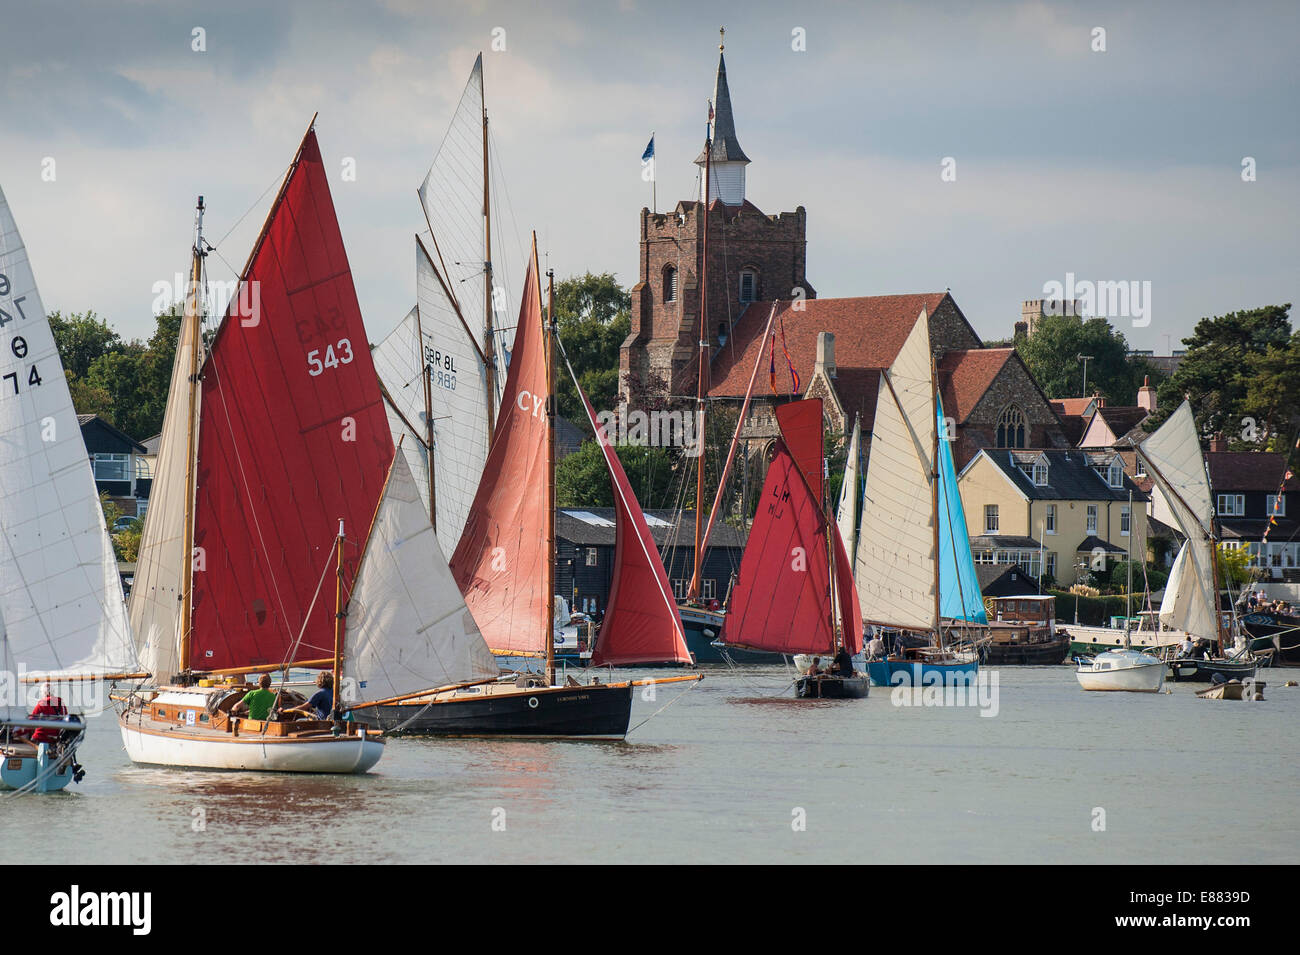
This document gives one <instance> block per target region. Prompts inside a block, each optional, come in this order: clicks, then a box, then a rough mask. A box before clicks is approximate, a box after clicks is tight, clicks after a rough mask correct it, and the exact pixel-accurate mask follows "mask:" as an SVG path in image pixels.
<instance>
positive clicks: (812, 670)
mask: <svg viewBox="0 0 1300 955" xmlns="http://www.w3.org/2000/svg"><path fill="white" fill-rule="evenodd" d="M821 662H822V658H821V657H813V658H812V663H810V664H808V673H807V674H806V675H807V676H818V675H820V674H821V672H822V668H821Z"/></svg>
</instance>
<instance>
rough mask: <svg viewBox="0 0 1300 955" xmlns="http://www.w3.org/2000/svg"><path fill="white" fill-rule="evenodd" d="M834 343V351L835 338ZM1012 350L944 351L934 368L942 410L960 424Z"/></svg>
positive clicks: (1013, 350)
mask: <svg viewBox="0 0 1300 955" xmlns="http://www.w3.org/2000/svg"><path fill="white" fill-rule="evenodd" d="M835 344H836V351H837V352H838V351H839V341H838V339H837V340H836V343H835ZM1015 353H1016V350H1015V349H1014V348H969V349H966V350H964V351H952V352H948V353H947V354H946V355H944V356H943V359H942V360H941V361H940V362H939V368H938V371H939V383H940V391H941V392H942V395H943V412H944V414H945V415H946V416H947V417H949V418H954V419H956V421H957V423H958V424H964V423H965V421H966V419H967V418H969V417H970V414H971V412H972V411H974V410H975V406H976V405H977V404H979V401H980V399H981V398H983V397H984V393H985V392H986V391H988V390H989V386H990V385H992V384H993V381H994V380H995V379H996V378H997V376H998V375H1000V374H1001V373H1002V369H1003V368H1005V367H1006V364H1007V362H1008V361H1010V360H1011V356H1013V355H1014V354H1015ZM837 360H838V359H837Z"/></svg>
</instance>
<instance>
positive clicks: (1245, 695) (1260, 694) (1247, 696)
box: [1196, 680, 1265, 701]
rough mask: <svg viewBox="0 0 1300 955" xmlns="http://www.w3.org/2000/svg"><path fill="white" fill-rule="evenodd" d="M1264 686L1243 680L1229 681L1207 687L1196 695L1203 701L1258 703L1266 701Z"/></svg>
mask: <svg viewBox="0 0 1300 955" xmlns="http://www.w3.org/2000/svg"><path fill="white" fill-rule="evenodd" d="M1264 686H1265V684H1263V683H1257V682H1255V681H1254V680H1247V681H1246V682H1244V683H1243V682H1242V681H1241V680H1228V681H1227V682H1224V683H1216V684H1214V685H1213V686H1210V687H1206V688H1205V689H1204V690H1197V691H1196V695H1197V696H1198V697H1200V698H1201V699H1202V700H1249V701H1257V700H1262V699H1264Z"/></svg>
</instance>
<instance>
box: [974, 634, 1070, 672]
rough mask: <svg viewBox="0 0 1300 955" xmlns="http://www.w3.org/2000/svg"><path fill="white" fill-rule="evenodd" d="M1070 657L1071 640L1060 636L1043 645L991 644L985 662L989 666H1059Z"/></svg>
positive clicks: (985, 651) (986, 650)
mask: <svg viewBox="0 0 1300 955" xmlns="http://www.w3.org/2000/svg"><path fill="white" fill-rule="evenodd" d="M1069 657H1070V638H1069V637H1067V636H1059V637H1057V638H1056V639H1054V640H1046V641H1043V642H1042V643H990V644H987V645H986V646H985V647H984V658H983V662H984V663H986V664H988V665H989V666H1059V665H1060V664H1062V663H1064V662H1065V661H1066V660H1068V659H1069Z"/></svg>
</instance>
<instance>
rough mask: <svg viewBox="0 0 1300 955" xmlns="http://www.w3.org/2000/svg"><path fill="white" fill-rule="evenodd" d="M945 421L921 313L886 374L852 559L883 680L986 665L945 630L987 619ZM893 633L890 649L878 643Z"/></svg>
mask: <svg viewBox="0 0 1300 955" xmlns="http://www.w3.org/2000/svg"><path fill="white" fill-rule="evenodd" d="M946 430H947V426H946V424H945V420H944V415H943V402H942V400H941V398H940V396H939V387H938V380H937V378H936V375H935V370H934V358H933V355H932V353H931V351H930V329H929V319H928V316H927V315H926V313H925V312H922V313H921V315H920V317H919V318H918V319H917V321H916V324H915V325H914V326H913V327H912V331H911V332H910V333H909V334H908V336H907V340H906V341H905V342H904V343H903V347H902V348H901V349H900V350H899V353H898V355H897V357H895V359H894V363H893V365H892V366H891V367H890V368H889V369H887V370H885V371H883V372H881V375H880V386H879V391H878V393H877V397H876V414H875V420H874V423H873V425H872V435H871V451H870V454H869V455H868V457H867V481H866V487H865V489H864V490H863V497H862V522H861V530H860V531H859V533H858V547H857V555H856V559H855V563H854V576H855V579H856V581H857V585H858V595H859V597H860V598H861V601H862V614H863V620H864V622H866V623H868V624H870V625H872V626H874V627H875V628H876V635H877V638H878V641H879V642H877V641H876V640H873V648H872V649H873V653H872V654H871V656H872V657H874V658H873V659H868V662H867V672H868V673H869V674H870V676H871V681H872V682H873V683H875V684H876V685H877V686H889V685H891V684H897V683H899V682H904V683H907V682H910V683H911V685H913V686H921V685H922V684H928V683H932V682H935V681H939V682H942V683H944V684H953V683H957V682H965V681H969V680H970V679H972V678H973V677H974V675H975V673H976V671H977V670H978V668H979V660H978V653H977V652H976V651H974V650H963V649H959V648H956V647H954V646H952V645H951V640H945V633H944V629H945V625H946V626H947V627H948V629H949V630H951V629H952V628H953V626H954V625H956V626H960V625H961V623H962V622H970V623H974V624H987V623H988V617H987V615H986V614H985V611H984V605H983V601H982V600H981V597H980V591H979V584H978V582H977V580H976V577H975V565H974V561H973V559H972V557H971V552H970V539H969V537H968V536H967V535H968V532H967V528H966V519H965V516H964V512H963V510H962V505H961V495H960V493H959V492H958V489H957V478H956V473H955V470H954V468H953V461H952V449H951V447H950V445H951V438H952V436H951V435H948V434H947V433H946ZM941 437H942V439H941ZM945 621H946V624H945ZM906 633H912V634H917V635H919V639H918V638H913V640H911V641H909V640H908V639H907V638H906V637H905V634H906ZM887 636H892V637H893V640H894V643H895V647H894V648H893V651H892V652H890V648H889V647H888V646H884V647H883V649H878V648H880V647H881V645H882V644H883V643H884V642H885V638H886V637H887ZM917 642H919V643H920V645H919V646H917V645H915V644H916V643H917ZM909 643H912V644H913V645H911V646H909V645H908V644H909Z"/></svg>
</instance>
